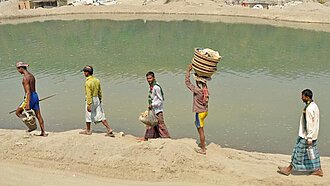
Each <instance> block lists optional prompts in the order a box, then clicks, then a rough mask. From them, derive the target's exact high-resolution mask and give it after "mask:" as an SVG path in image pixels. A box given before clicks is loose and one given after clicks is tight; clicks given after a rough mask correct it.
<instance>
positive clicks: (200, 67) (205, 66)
mask: <svg viewBox="0 0 330 186" xmlns="http://www.w3.org/2000/svg"><path fill="white" fill-rule="evenodd" d="M192 64H193V65H195V66H196V67H198V68H199V69H201V70H205V71H210V72H215V71H217V67H210V66H207V65H204V64H202V63H200V62H198V61H196V60H195V59H193V60H192Z"/></svg>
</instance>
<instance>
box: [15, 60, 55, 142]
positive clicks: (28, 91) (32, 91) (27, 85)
mask: <svg viewBox="0 0 330 186" xmlns="http://www.w3.org/2000/svg"><path fill="white" fill-rule="evenodd" d="M28 66H29V64H27V63H24V62H22V61H19V62H17V63H16V68H17V71H18V72H19V73H21V74H23V81H22V84H23V88H24V92H25V96H24V101H23V103H22V104H21V105H20V106H19V107H18V108H17V109H16V115H17V116H18V117H19V118H22V117H23V115H22V112H23V111H24V109H25V110H30V109H32V110H34V112H35V114H36V117H37V119H38V122H39V125H40V130H41V133H40V134H39V135H37V136H44V137H46V136H47V135H48V134H47V133H46V132H45V126H44V120H43V118H42V116H41V112H40V106H39V97H38V93H37V92H36V79H35V78H34V76H33V74H31V73H30V72H29V71H28V70H27V67H28ZM34 130H35V129H34ZM32 131H33V130H28V132H32Z"/></svg>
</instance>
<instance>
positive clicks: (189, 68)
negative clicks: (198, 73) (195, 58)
mask: <svg viewBox="0 0 330 186" xmlns="http://www.w3.org/2000/svg"><path fill="white" fill-rule="evenodd" d="M191 70H192V64H189V65H188V68H187V72H190V71H191Z"/></svg>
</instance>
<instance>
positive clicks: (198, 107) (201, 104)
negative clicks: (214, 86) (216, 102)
mask: <svg viewBox="0 0 330 186" xmlns="http://www.w3.org/2000/svg"><path fill="white" fill-rule="evenodd" d="M191 70H192V65H191V64H190V65H188V68H187V72H186V76H185V84H186V86H187V87H188V89H189V90H191V91H192V92H193V112H195V113H196V114H195V125H196V127H197V131H198V134H199V138H200V145H199V146H200V148H201V149H196V152H197V153H200V154H204V155H205V154H206V147H205V134H204V119H205V118H206V116H207V114H208V102H209V92H208V88H207V85H206V81H207V80H208V78H203V77H199V76H197V75H195V76H194V77H195V80H196V86H195V85H193V84H192V83H191V82H190V72H191Z"/></svg>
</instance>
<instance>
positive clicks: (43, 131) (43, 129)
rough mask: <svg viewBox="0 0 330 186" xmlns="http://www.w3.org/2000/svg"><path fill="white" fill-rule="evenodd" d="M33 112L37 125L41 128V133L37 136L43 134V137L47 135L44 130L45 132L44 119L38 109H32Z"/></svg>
mask: <svg viewBox="0 0 330 186" xmlns="http://www.w3.org/2000/svg"><path fill="white" fill-rule="evenodd" d="M34 112H35V113H36V117H37V119H38V122H39V125H40V130H41V133H40V134H39V135H37V136H44V137H46V136H48V134H46V132H45V125H44V119H43V118H42V116H41V112H40V109H38V110H34Z"/></svg>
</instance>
